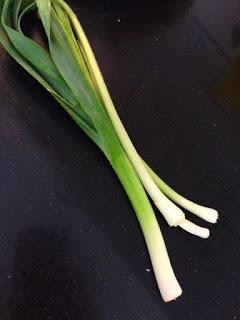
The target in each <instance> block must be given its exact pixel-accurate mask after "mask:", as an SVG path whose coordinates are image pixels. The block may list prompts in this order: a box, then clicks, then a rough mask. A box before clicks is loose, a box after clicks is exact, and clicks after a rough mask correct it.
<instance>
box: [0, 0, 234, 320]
mask: <svg viewBox="0 0 240 320" xmlns="http://www.w3.org/2000/svg"><path fill="white" fill-rule="evenodd" d="M69 2H70V4H71V5H72V6H73V8H74V9H75V11H76V12H77V13H78V15H79V17H80V19H81V21H82V23H83V25H84V27H85V30H86V32H87V34H88V36H89V39H90V41H91V44H92V46H93V48H94V50H95V52H96V55H97V57H98V61H99V63H100V66H101V68H102V71H103V74H104V76H105V79H106V81H107V83H108V86H109V89H110V92H111V94H112V97H113V99H114V101H115V102H116V106H117V109H118V111H119V113H120V116H121V118H122V120H123V122H124V124H125V126H126V128H127V129H128V132H129V134H130V136H131V137H132V139H133V141H134V143H135V145H136V146H137V148H138V150H139V151H140V153H141V154H142V155H143V156H144V158H145V159H146V160H147V161H148V162H149V163H150V164H151V166H152V167H153V168H154V169H155V170H156V171H157V172H158V173H159V174H160V176H161V177H162V178H164V179H165V180H166V181H167V182H169V184H170V185H172V186H173V187H174V188H175V189H176V190H178V191H179V192H180V193H182V194H184V195H186V196H188V197H189V198H191V199H193V200H195V201H196V202H199V203H201V204H205V205H208V206H212V207H214V208H217V209H218V210H219V212H220V221H219V223H218V224H217V225H214V226H211V232H212V233H211V237H210V238H209V239H208V240H201V239H198V238H195V237H193V236H191V235H190V234H187V233H185V232H183V231H181V230H178V229H170V228H169V227H168V226H167V224H166V222H165V221H164V220H163V218H162V217H161V215H160V214H158V213H157V216H158V219H159V223H160V225H161V229H162V231H163V234H164V238H165V240H166V244H167V248H168V251H169V255H170V257H171V260H172V263H173V266H174V269H175V271H176V274H177V276H178V278H179V281H180V283H181V285H182V287H183V290H184V293H183V296H182V297H180V298H179V299H178V300H177V301H176V302H172V303H169V304H165V303H164V302H162V300H161V297H160V295H159V292H158V289H157V286H156V283H155V280H154V275H153V272H152V267H151V263H150V259H149V256H148V253H147V250H146V247H145V243H144V240H143V237H142V234H141V230H140V228H139V225H138V223H137V220H136V218H135V214H134V211H133V209H132V208H131V205H130V203H129V201H128V199H127V197H126V195H125V193H124V191H123V189H122V187H121V185H120V183H119V181H118V180H117V178H116V177H115V175H114V173H113V171H112V169H111V168H110V166H109V165H108V163H107V161H106V160H105V158H104V156H103V155H102V154H101V153H100V151H99V150H98V149H97V148H96V147H95V146H94V144H92V143H91V142H90V140H89V139H88V138H87V137H86V136H85V135H84V134H83V133H82V132H81V130H79V128H78V127H77V126H76V125H75V124H74V123H73V122H72V120H71V119H69V118H68V116H67V115H66V114H65V113H64V111H63V110H62V109H61V107H59V106H58V104H57V103H56V102H55V101H54V100H53V99H52V98H51V97H49V95H48V94H47V93H46V92H44V90H43V89H42V88H41V87H40V86H39V85H38V84H37V83H36V82H35V81H33V80H32V78H31V77H29V76H28V75H27V74H26V73H25V72H24V71H23V70H22V69H21V68H20V67H19V66H18V65H16V63H15V62H14V61H12V60H11V59H10V58H9V57H8V56H7V55H6V54H5V52H4V51H3V49H0V181H1V184H0V213H1V214H0V230H1V231H0V261H1V263H0V319H1V320H45V319H46V320H48V319H52V320H55V319H56V320H61V319H62V320H77V319H87V320H88V319H89V320H93V319H94V320H113V319H119V320H138V319H139V320H158V319H161V320H165V319H166V320H175V319H183V320H190V319H192V320H203V319H204V320H210V319H211V320H212V319H217V320H221V319H223V320H225V319H226V320H230V319H239V318H240V289H239V288H240V251H239V243H240V180H239V179H240V178H239V177H240V142H239V141H240V117H239V113H238V110H237V107H238V103H239V102H238V101H240V99H238V98H239V97H237V96H236V97H232V99H230V98H229V99H226V97H225V96H224V94H223V93H224V90H225V92H227V94H228V93H229V92H231V88H232V84H233V83H234V86H236V88H237V89H238V88H239V91H238V90H237V89H236V90H235V91H234V90H233V92H235V93H236V95H237V92H239V94H240V79H239V80H238V73H236V74H235V75H234V77H233V78H234V79H233V80H231V81H230V84H231V85H230V87H231V88H229V87H227V88H226V85H225V87H224V88H223V83H225V82H226V81H225V82H224V80H222V79H225V78H224V77H226V74H229V70H231V66H232V65H234V64H236V68H234V70H237V66H239V64H238V65H237V62H236V61H237V59H238V57H239V55H240V51H239V49H238V48H237V45H238V44H240V32H239V33H238V30H239V29H240V28H238V25H237V23H239V19H238V17H239V14H240V4H239V1H237V0H211V1H209V0H196V1H149V2H145V3H144V4H139V3H137V2H136V1H123V2H122V1H121V2H120V3H119V4H112V1H103V4H102V3H101V4H100V1H96V0H95V1H91V4H88V1H81V4H80V1H79V4H78V1H69ZM238 60H239V59H238ZM239 72H240V68H239ZM239 74H240V73H239ZM238 81H239V82H238ZM228 83H229V82H228ZM225 84H226V83H225ZM234 88H235V87H234ZM224 97H225V98H224ZM230 107H235V108H234V110H233V109H232V108H230ZM195 221H197V220H195ZM202 225H206V226H207V224H204V223H202Z"/></svg>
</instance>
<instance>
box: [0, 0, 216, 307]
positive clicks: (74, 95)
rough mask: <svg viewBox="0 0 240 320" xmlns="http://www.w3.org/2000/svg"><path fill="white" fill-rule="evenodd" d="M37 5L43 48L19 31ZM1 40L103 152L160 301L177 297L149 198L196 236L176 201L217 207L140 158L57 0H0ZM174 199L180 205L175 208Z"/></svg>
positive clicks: (212, 213)
mask: <svg viewBox="0 0 240 320" xmlns="http://www.w3.org/2000/svg"><path fill="white" fill-rule="evenodd" d="M33 10H37V11H38V15H39V18H40V19H41V22H42V24H43V27H44V31H45V33H46V38H47V44H48V45H47V49H45V48H43V47H41V46H40V45H39V44H38V43H37V42H36V41H34V40H33V39H31V38H30V37H28V36H26V35H25V34H24V33H23V31H22V20H23V19H24V18H25V16H27V14H28V13H29V12H30V11H33ZM0 14H1V22H0V42H1V44H2V45H3V47H4V48H5V50H6V51H7V52H8V53H9V54H10V55H11V56H12V57H13V58H14V59H15V60H16V61H17V62H18V63H19V64H20V65H21V66H22V67H23V68H24V69H25V70H26V71H27V72H28V73H29V74H30V75H32V76H33V77H34V78H35V79H36V80H37V81H38V82H39V83H40V84H41V85H42V86H43V87H44V88H45V89H46V90H47V91H48V92H49V93H50V94H51V95H52V96H53V97H54V98H55V99H56V100H57V101H58V103H59V104H60V105H61V106H62V107H63V108H64V109H65V111H66V112H67V113H68V114H69V115H70V117H71V118H72V119H73V120H74V121H75V122H76V123H77V124H78V126H79V127H80V128H81V129H82V130H83V131H84V132H85V133H86V134H87V135H88V136H89V138H90V139H91V140H92V141H93V142H94V143H95V144H96V145H97V146H98V147H99V148H100V149H101V150H102V152H103V153H104V155H105V156H106V158H107V159H108V161H109V162H110V164H111V166H112V168H113V170H114V171H115V173H116V175H117V176H118V178H119V180H120V181H121V183H122V185H123V187H124V189H125V191H126V193H127V195H128V198H129V200H130V202H131V204H132V206H133V208H134V210H135V212H136V216H137V218H138V221H139V224H140V226H141V229H142V232H143V235H144V238H145V240H146V244H147V247H148V251H149V255H150V258H151V261H152V265H153V269H154V273H155V276H156V280H157V283H158V287H159V289H160V292H161V295H162V298H163V300H164V301H171V300H173V299H176V298H177V297H178V296H180V295H181V293H182V289H181V287H180V285H179V283H178V281H177V279H176V276H175V274H174V272H173V269H172V266H171V263H170V260H169V256H168V253H167V250H166V246H165V243H164V239H163V236H162V233H161V230H160V228H159V224H158V222H157V219H156V217H155V214H154V212H153V209H152V206H151V204H150V201H149V199H151V200H152V201H153V203H154V204H155V206H156V207H157V209H158V210H159V211H160V212H161V213H162V215H163V216H164V218H165V219H166V221H167V223H168V224H169V226H171V227H180V228H182V229H184V230H186V231H188V232H190V233H192V234H195V235H197V236H199V237H202V238H207V237H208V236H209V230H208V229H206V228H202V227H200V226H198V225H196V224H194V223H192V222H190V221H189V220H188V219H187V218H186V217H185V214H184V212H183V211H182V209H180V208H179V206H180V207H182V208H184V209H186V210H187V211H189V212H191V213H193V214H195V215H197V216H198V217H200V218H202V219H204V220H206V221H208V222H210V223H215V222H216V221H217V218H218V213H217V211H216V210H214V209H211V208H207V207H203V206H200V205H198V204H195V203H193V202H191V201H190V200H188V199H185V198H184V197H183V196H181V195H179V194H178V193H177V192H175V191H174V190H173V189H172V188H170V187H169V186H168V185H167V184H166V183H165V182H164V181H163V180H161V179H160V178H159V177H158V175H157V174H156V173H155V172H154V171H153V170H152V169H151V168H150V167H149V166H148V165H147V164H146V163H145V162H144V161H143V159H142V158H141V156H140V155H139V154H138V152H137V151H136V149H135V147H134V145H133V143H132V141H131V140H130V138H129V136H128V134H127V132H126V130H125V128H124V126H123V124H122V122H121V120H120V118H119V116H118V114H117V111H116V109H115V107H114V104H113V101H112V99H111V97H110V94H109V92H108V89H107V87H106V84H105V82H104V79H103V76H102V74H101V72H100V69H99V67H98V64H97V62H96V59H95V56H94V54H93V51H92V49H91V46H90V44H89V42H88V39H87V37H86V35H85V33H84V30H83V28H82V26H81V24H80V22H79V20H78V18H77V17H76V15H75V14H74V12H73V11H72V10H71V8H70V7H69V6H68V5H67V3H66V2H64V1H63V0H0ZM178 205H179V206H178Z"/></svg>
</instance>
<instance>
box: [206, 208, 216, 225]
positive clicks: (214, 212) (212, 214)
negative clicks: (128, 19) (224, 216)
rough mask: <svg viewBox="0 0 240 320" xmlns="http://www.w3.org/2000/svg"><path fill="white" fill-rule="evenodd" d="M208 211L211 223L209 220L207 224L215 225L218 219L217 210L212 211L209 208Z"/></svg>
mask: <svg viewBox="0 0 240 320" xmlns="http://www.w3.org/2000/svg"><path fill="white" fill-rule="evenodd" d="M208 210H209V219H210V220H211V221H210V220H209V222H211V223H217V221H218V218H219V214H218V212H217V210H215V209H212V208H209V209H208Z"/></svg>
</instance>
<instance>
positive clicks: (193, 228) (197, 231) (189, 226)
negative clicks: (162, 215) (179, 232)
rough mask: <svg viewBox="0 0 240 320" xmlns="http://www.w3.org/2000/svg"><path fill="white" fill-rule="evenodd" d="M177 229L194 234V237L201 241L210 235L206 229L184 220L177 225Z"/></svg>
mask: <svg viewBox="0 0 240 320" xmlns="http://www.w3.org/2000/svg"><path fill="white" fill-rule="evenodd" d="M179 227H180V228H182V229H183V230H185V231H187V232H189V233H191V234H194V235H195V236H198V237H200V238H203V239H207V238H208V237H209V235H210V231H209V229H207V228H203V227H200V226H198V225H196V224H195V223H193V222H191V221H189V220H187V219H185V220H184V221H183V222H181V223H180V224H179Z"/></svg>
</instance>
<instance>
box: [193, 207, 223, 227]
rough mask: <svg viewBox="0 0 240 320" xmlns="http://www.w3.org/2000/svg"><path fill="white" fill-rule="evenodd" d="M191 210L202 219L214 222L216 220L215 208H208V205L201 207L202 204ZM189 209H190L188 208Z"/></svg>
mask: <svg viewBox="0 0 240 320" xmlns="http://www.w3.org/2000/svg"><path fill="white" fill-rule="evenodd" d="M193 209H194V210H192V212H193V213H195V214H196V215H197V216H198V217H200V218H202V219H203V220H205V221H207V222H210V223H216V222H217V220H218V217H219V215H218V212H217V210H215V209H212V208H208V207H203V206H198V207H197V208H196V210H195V208H193ZM189 211H191V210H189Z"/></svg>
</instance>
